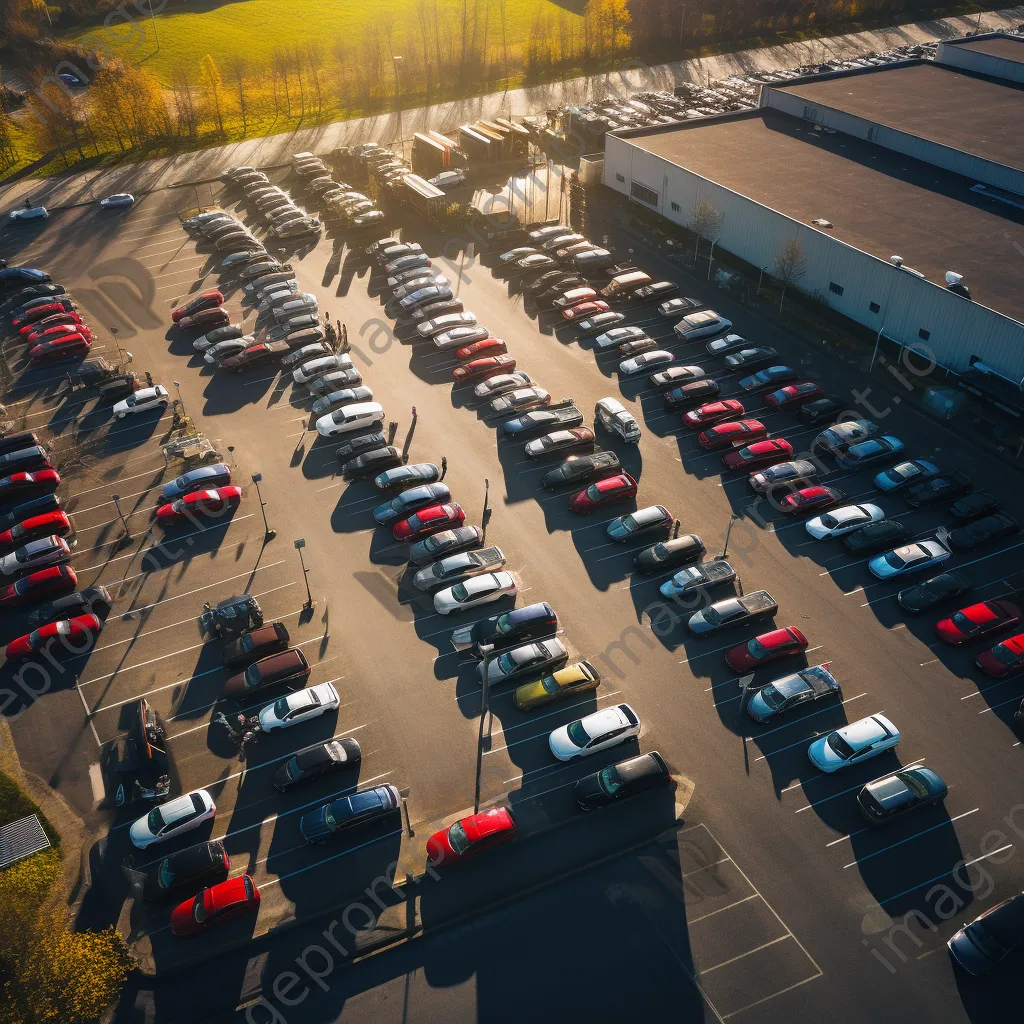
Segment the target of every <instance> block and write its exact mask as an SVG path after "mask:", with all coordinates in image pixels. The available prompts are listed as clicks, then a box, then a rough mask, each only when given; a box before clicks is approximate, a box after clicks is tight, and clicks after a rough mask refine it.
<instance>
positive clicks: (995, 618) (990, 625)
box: [935, 601, 1022, 646]
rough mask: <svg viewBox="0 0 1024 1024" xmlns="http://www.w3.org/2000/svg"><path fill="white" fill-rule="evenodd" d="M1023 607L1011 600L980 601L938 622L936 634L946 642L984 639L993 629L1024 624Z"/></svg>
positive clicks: (955, 642) (961, 642)
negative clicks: (1012, 602) (1021, 608)
mask: <svg viewBox="0 0 1024 1024" xmlns="http://www.w3.org/2000/svg"><path fill="white" fill-rule="evenodd" d="M1021 620H1022V615H1021V610H1020V608H1018V607H1017V605H1015V604H1011V603H1010V602H1009V601H979V602H978V603H977V604H972V605H968V606H967V607H966V608H961V609H960V610H959V611H958V612H955V613H954V614H953V615H951V616H949V617H948V618H945V619H939V621H938V622H936V623H935V635H936V636H937V637H938V638H939V639H940V640H942V641H943V642H945V643H947V644H953V645H954V646H959V645H961V644H966V643H973V642H974V641H976V640H983V639H986V638H987V637H990V636H992V635H993V634H994V633H1001V632H1003V631H1004V630H1007V629H1015V628H1016V627H1017V626H1019V625H1020V624H1021Z"/></svg>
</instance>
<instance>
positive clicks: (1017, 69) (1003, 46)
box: [935, 32, 1024, 83]
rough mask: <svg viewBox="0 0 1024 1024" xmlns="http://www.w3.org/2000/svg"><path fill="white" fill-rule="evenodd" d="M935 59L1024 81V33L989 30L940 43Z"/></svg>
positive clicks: (970, 69)
mask: <svg viewBox="0 0 1024 1024" xmlns="http://www.w3.org/2000/svg"><path fill="white" fill-rule="evenodd" d="M935 59H936V60H937V61H939V62H940V63H942V64H948V65H949V66H950V67H954V68H963V70H964V71H976V72H977V73H978V74H981V75H992V76H993V77H994V78H1003V79H1005V80H1006V81H1008V82H1021V83H1024V37H1022V36H1011V35H1009V34H1008V33H1006V32H987V33H985V34H984V35H979V36H972V37H971V38H969V39H951V40H950V41H949V42H947V43H939V49H938V52H937V53H936V55H935Z"/></svg>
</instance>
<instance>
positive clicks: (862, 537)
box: [843, 519, 910, 555]
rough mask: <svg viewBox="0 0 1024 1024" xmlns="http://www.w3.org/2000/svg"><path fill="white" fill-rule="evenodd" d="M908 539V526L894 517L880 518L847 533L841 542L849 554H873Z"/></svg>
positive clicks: (896, 545)
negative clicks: (875, 521)
mask: <svg viewBox="0 0 1024 1024" xmlns="http://www.w3.org/2000/svg"><path fill="white" fill-rule="evenodd" d="M909 540H910V527H909V526H907V525H905V524H904V523H900V522H897V521H896V520H895V519H882V520H880V521H879V522H877V523H868V525H867V526H862V527H861V528H860V529H859V530H854V531H853V533H848V534H847V535H846V536H845V537H844V538H843V543H844V544H845V545H846V550H847V551H849V552H850V554H851V555H873V554H875V552H877V551H887V550H888V549H889V548H895V547H899V546H900V545H901V544H906V543H907V541H909Z"/></svg>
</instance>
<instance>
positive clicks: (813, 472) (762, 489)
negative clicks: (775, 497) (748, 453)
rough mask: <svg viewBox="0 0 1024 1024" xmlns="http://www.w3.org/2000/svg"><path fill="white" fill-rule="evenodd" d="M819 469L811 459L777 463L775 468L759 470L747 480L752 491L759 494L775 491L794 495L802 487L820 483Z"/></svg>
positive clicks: (769, 467)
mask: <svg viewBox="0 0 1024 1024" xmlns="http://www.w3.org/2000/svg"><path fill="white" fill-rule="evenodd" d="M817 477H818V467H817V465H815V463H813V462H811V461H810V460H809V459H794V460H790V461H788V462H777V463H776V464H775V465H774V466H768V467H767V468H766V469H760V470H757V471H756V472H754V473H751V474H750V476H749V477H748V478H747V483H748V484H750V488H751V490H753V491H755V492H756V493H758V494H774V492H775V491H783V490H784V491H787V492H788V493H792V492H793V491H794V490H799V489H800V488H802V487H810V486H812V485H814V484H816V483H817V482H818V480H817Z"/></svg>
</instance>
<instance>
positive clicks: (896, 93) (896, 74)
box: [770, 61, 1024, 170]
mask: <svg viewBox="0 0 1024 1024" xmlns="http://www.w3.org/2000/svg"><path fill="white" fill-rule="evenodd" d="M770 88H772V89H773V90H774V91H776V92H786V93H791V94H792V95H794V96H799V97H800V98H801V99H803V100H806V101H807V102H808V103H821V104H823V105H824V106H827V107H833V108H835V109H837V110H844V111H846V112H847V113H850V114H854V115H855V116H857V117H862V118H865V119H866V120H868V121H873V122H875V123H876V124H882V125H886V126H887V127H889V128H894V129H896V130H897V131H901V132H907V133H908V134H910V135H914V136H917V137H918V138H922V139H930V140H931V141H933V142H937V143H939V144H940V145H943V146H949V147H950V148H951V149H955V150H958V151H960V152H963V153H970V154H971V155H972V156H979V157H982V158H983V159H985V160H992V161H994V162H995V163H998V164H1004V165H1006V166H1007V167H1013V168H1016V169H1017V170H1024V130H1021V128H1020V126H1021V125H1024V89H1021V88H1019V87H1014V86H1013V85H1010V84H1009V83H1006V82H1001V81H995V80H994V79H991V78H983V77H981V76H976V75H971V74H965V73H963V72H962V71H960V70H959V69H957V68H948V67H945V66H943V65H941V64H934V63H932V62H931V61H926V62H922V63H920V64H910V65H903V66H901V67H889V68H887V67H879V68H872V69H871V70H870V71H860V72H853V73H851V74H840V75H836V76H834V77H831V76H830V77H827V78H825V79H824V80H818V81H812V82H807V83H805V84H801V85H779V86H771V87H770ZM1015 124H1016V125H1017V126H1018V128H1017V129H1016V130H1015V129H1014V128H1013V127H1012V126H1013V125H1015Z"/></svg>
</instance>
